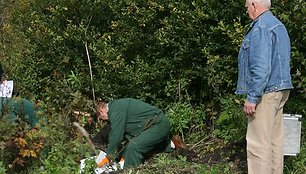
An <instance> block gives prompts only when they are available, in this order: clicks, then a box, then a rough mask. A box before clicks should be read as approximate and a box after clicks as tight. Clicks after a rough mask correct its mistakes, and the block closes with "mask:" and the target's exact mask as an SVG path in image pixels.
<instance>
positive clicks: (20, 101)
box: [0, 97, 38, 128]
mask: <svg viewBox="0 0 306 174" xmlns="http://www.w3.org/2000/svg"><path fill="white" fill-rule="evenodd" d="M4 115H8V120H9V122H14V121H15V120H16V119H17V118H18V117H19V118H21V120H25V121H26V122H27V123H28V124H30V126H31V127H32V128H33V127H35V126H36V124H37V122H38V117H37V115H36V110H35V104H34V103H33V102H31V101H29V100H27V99H24V98H20V97H14V98H4V97H0V117H3V116H4Z"/></svg>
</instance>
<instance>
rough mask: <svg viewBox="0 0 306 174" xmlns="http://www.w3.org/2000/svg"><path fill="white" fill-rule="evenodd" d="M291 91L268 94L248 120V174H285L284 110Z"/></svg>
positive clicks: (263, 97)
mask: <svg viewBox="0 0 306 174" xmlns="http://www.w3.org/2000/svg"><path fill="white" fill-rule="evenodd" d="M288 97H289V90H284V91H279V92H271V93H267V94H264V95H263V96H262V98H261V100H260V101H259V103H258V104H257V106H256V113H255V114H254V115H253V116H251V117H249V119H248V129H247V135H246V140H247V161H248V174H282V173H283V165H284V164H283V163H284V162H283V161H284V152H283V145H284V126H283V108H284V105H285V103H286V101H287V99H288Z"/></svg>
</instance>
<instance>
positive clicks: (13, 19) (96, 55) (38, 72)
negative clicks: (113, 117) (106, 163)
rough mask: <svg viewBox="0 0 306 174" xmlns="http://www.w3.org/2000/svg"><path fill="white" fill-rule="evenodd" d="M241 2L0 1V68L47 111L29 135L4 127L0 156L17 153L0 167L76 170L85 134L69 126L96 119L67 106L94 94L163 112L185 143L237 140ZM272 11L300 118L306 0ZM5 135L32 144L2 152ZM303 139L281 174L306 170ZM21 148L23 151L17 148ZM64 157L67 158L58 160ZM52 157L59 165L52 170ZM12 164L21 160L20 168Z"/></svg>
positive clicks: (88, 102)
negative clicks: (288, 45) (287, 55)
mask: <svg viewBox="0 0 306 174" xmlns="http://www.w3.org/2000/svg"><path fill="white" fill-rule="evenodd" d="M244 4H245V2H244V0H223V1H217V0H193V1H184V0H146V1H145V0H43V1H38V0H16V1H13V0H0V38H1V40H0V60H1V65H2V66H3V67H4V69H5V70H6V73H7V76H8V78H9V79H13V80H14V81H15V84H16V88H17V90H18V92H19V94H20V95H21V96H23V97H27V98H29V99H32V100H33V101H34V100H35V101H38V100H40V101H43V102H44V103H45V104H46V109H47V110H49V112H48V115H46V116H45V117H47V118H48V119H47V120H46V121H45V122H44V123H41V126H44V128H42V129H41V131H40V132H39V133H37V137H36V138H32V139H31V138H30V137H29V135H28V134H27V133H26V132H25V134H22V135H15V132H16V131H17V129H14V128H13V127H10V129H11V130H8V131H6V126H4V123H1V124H3V126H2V125H1V128H0V131H1V132H3V133H2V135H4V136H3V137H1V138H0V142H1V144H0V150H1V154H3V155H1V156H0V159H1V160H0V161H3V159H5V158H6V157H7V156H10V155H11V154H14V156H13V157H10V158H9V159H10V160H8V161H3V162H0V173H1V171H2V170H3V171H4V170H9V171H13V170H20V171H27V170H28V171H31V170H33V171H35V170H42V171H44V172H43V173H48V171H49V173H54V172H55V173H56V172H58V173H61V172H64V173H65V172H67V171H71V172H72V173H73V172H76V170H77V169H76V167H77V164H76V163H75V161H77V160H79V159H78V158H80V157H79V156H77V155H76V154H77V153H79V152H80V151H82V152H83V155H84V156H85V154H84V153H85V151H86V150H84V149H85V148H86V147H83V146H81V145H80V144H79V143H80V142H81V141H82V140H81V139H79V138H76V134H75V132H73V131H74V128H73V127H72V126H71V122H72V121H78V122H81V123H82V124H83V126H86V128H88V130H89V131H90V132H92V133H94V132H95V131H96V130H95V129H96V128H98V127H99V124H98V123H92V120H91V119H89V118H86V117H85V116H83V117H75V116H73V115H72V114H71V112H72V111H73V110H76V109H81V110H84V111H88V112H92V107H93V102H92V100H93V99H96V98H97V97H101V98H110V99H115V98H120V97H135V98H138V99H142V100H144V101H147V102H149V103H152V104H154V105H156V106H159V107H161V108H164V110H165V111H166V113H167V114H168V116H169V118H170V120H171V123H172V125H174V126H173V129H172V132H173V133H174V132H179V133H180V134H181V135H183V136H186V135H187V136H188V137H189V139H187V140H188V141H189V142H190V143H194V142H199V141H201V140H202V139H204V138H207V137H210V136H214V137H218V138H221V139H222V140H224V141H225V142H234V141H243V138H244V133H245V127H246V122H245V117H244V116H243V113H242V112H241V104H242V101H243V98H241V97H239V96H236V95H234V91H235V85H236V79H237V61H236V60H237V54H238V49H239V46H240V44H241V42H242V38H243V35H244V32H245V31H246V29H247V27H248V24H249V23H250V22H251V21H250V19H249V18H248V16H247V15H246V13H245V7H244ZM272 11H273V12H274V14H275V15H276V16H277V17H278V18H279V19H281V20H282V21H283V22H284V24H285V25H286V27H287V29H288V31H289V35H290V38H291V41H292V61H291V67H292V70H291V74H292V80H293V83H294V87H295V89H294V90H293V91H292V93H291V97H290V99H289V101H288V103H287V105H286V107H285V112H287V113H299V114H302V115H303V116H304V115H306V95H305V94H306V93H305V91H306V79H305V78H304V77H305V76H306V67H305V66H306V59H305V56H306V24H305V21H306V14H305V13H306V2H305V1H304V0H296V1H289V0H275V1H273V8H272ZM93 122H95V120H94V121H93ZM65 123H66V124H65ZM65 125H69V126H65ZM303 125H304V127H305V122H304V123H303ZM21 127H22V130H23V129H26V128H23V126H21ZM303 130H304V128H303ZM47 132H51V133H52V134H50V133H47ZM46 134H48V135H49V136H50V137H49V138H48V136H46ZM56 134H59V136H56ZM34 137H35V136H34ZM58 137H60V138H58ZM11 138H13V139H17V138H21V139H19V140H26V141H29V142H31V143H32V146H30V145H28V146H21V145H22V141H18V142H17V141H14V142H15V145H20V146H19V148H18V150H19V151H12V152H11V151H6V147H7V146H6V145H5V144H3V143H2V142H5V141H8V140H10V139H11ZM67 140H69V142H67ZM31 143H29V144H31ZM305 144H306V140H305V137H304V136H303V139H302V152H301V155H300V157H297V158H290V159H288V164H287V166H286V170H287V172H290V171H296V172H301V173H304V172H305V171H306V169H305V168H306V167H305V166H306V165H305V160H302V161H301V159H302V158H303V156H305V154H306V151H305V150H306V148H305V147H304V146H305ZM23 145H24V144H23ZM78 146H80V147H79V148H78V149H75V148H71V147H78ZM22 148H26V149H24V150H29V151H30V154H23V153H22V152H21V150H22ZM83 148H84V149H83ZM67 149H69V151H67ZM31 150H32V151H31ZM3 151H5V153H2V152H3ZM23 152H24V151H23ZM27 152H28V151H27ZM31 152H32V154H34V153H35V154H36V153H37V155H38V154H39V155H38V156H37V157H35V156H33V155H32V156H31ZM66 153H70V154H71V155H70V156H69V158H67V159H65V160H64V159H63V158H58V157H59V156H60V157H63V156H65V155H67V154H66ZM86 153H88V152H86ZM26 155H28V156H26ZM12 158H13V159H12ZM38 158H39V159H38ZM18 160H19V161H18ZM56 160H60V163H61V164H62V165H64V166H65V167H58V166H56V164H55V163H56V162H55V161H56ZM18 162H19V163H20V164H23V165H25V164H28V165H26V167H20V166H18V165H17V164H19V163H18ZM30 164H33V165H30ZM17 166H18V167H17ZM29 166H30V167H29ZM31 166H32V167H31ZM40 166H44V169H41V168H40ZM300 170H301V171H300ZM46 171H47V172H46Z"/></svg>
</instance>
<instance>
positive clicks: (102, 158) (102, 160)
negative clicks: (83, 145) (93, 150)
mask: <svg viewBox="0 0 306 174" xmlns="http://www.w3.org/2000/svg"><path fill="white" fill-rule="evenodd" d="M96 163H97V165H98V168H101V167H103V166H105V165H108V164H109V159H108V158H107V154H106V153H105V152H103V151H100V153H99V155H98V156H97V158H96Z"/></svg>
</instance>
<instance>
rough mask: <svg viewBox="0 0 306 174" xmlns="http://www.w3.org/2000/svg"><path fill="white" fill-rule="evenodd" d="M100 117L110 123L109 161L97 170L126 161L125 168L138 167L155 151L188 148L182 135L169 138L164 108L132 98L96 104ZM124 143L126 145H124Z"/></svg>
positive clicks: (99, 164) (99, 165)
mask: <svg viewBox="0 0 306 174" xmlns="http://www.w3.org/2000/svg"><path fill="white" fill-rule="evenodd" d="M96 111H97V116H98V118H100V119H102V120H105V121H108V122H109V124H110V130H109V133H108V147H107V150H106V153H107V157H106V159H103V160H101V162H100V163H98V167H101V166H103V165H104V164H108V163H109V162H112V161H116V160H117V161H119V158H121V160H122V159H124V168H126V167H133V166H138V165H140V164H142V163H143V161H144V158H145V156H146V155H147V154H148V153H149V152H151V151H152V150H154V149H157V148H159V149H161V148H162V151H164V152H171V151H172V150H173V149H174V148H184V149H187V146H186V144H185V143H184V142H183V141H182V139H181V138H180V137H179V136H175V137H174V138H172V140H171V139H169V131H170V123H169V120H168V118H167V117H166V116H165V114H164V112H163V111H162V110H161V109H158V108H156V107H155V106H152V105H150V104H147V103H145V102H143V101H140V100H137V99H133V98H122V99H118V100H114V101H111V102H109V103H108V102H106V101H100V102H98V103H97V109H96ZM122 142H126V143H125V144H124V145H122Z"/></svg>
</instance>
